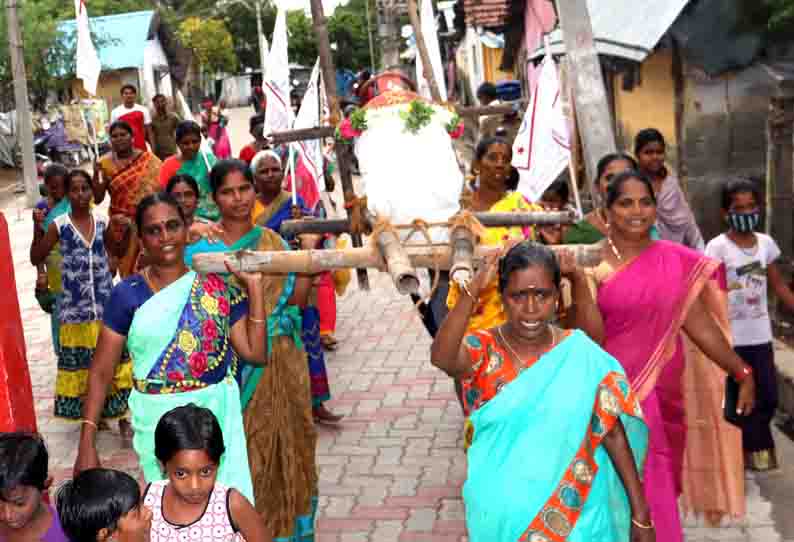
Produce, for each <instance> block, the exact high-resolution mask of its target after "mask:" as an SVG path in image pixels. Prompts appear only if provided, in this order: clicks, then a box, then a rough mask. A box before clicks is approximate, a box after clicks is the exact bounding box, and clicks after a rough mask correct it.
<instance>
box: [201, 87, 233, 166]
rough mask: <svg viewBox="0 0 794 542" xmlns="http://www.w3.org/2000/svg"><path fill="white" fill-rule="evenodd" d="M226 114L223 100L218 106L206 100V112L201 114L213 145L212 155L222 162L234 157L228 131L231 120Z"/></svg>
mask: <svg viewBox="0 0 794 542" xmlns="http://www.w3.org/2000/svg"><path fill="white" fill-rule="evenodd" d="M225 113H226V108H225V104H224V102H223V101H222V100H221V102H220V104H219V105H217V106H216V105H213V103H212V100H206V101H205V102H204V111H203V112H202V113H201V122H202V124H203V125H204V131H205V132H206V134H207V138H208V139H209V140H210V144H211V145H212V153H213V154H214V155H215V156H217V157H218V159H220V160H226V159H227V158H231V156H232V145H231V141H230V140H229V133H228V132H227V131H226V125H227V124H228V123H229V120H228V119H227V118H226V115H225Z"/></svg>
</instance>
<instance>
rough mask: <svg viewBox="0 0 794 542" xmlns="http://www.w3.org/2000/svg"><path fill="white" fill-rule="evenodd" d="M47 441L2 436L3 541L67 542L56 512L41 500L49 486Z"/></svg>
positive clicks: (0, 499)
mask: <svg viewBox="0 0 794 542" xmlns="http://www.w3.org/2000/svg"><path fill="white" fill-rule="evenodd" d="M48 460H49V456H48V454H47V448H46V447H45V446H44V441H43V440H42V439H41V437H39V436H37V435H31V434H25V433H3V434H0V541H1V542H22V541H26V542H27V541H39V540H41V541H43V542H65V541H66V535H65V534H64V532H63V529H62V528H61V522H60V521H59V519H58V514H56V513H55V509H54V508H53V507H52V506H50V505H49V504H45V503H44V501H43V500H42V496H43V494H44V493H46V491H47V489H48V488H49V486H50V482H51V479H50V478H49V477H48V476H47V463H48Z"/></svg>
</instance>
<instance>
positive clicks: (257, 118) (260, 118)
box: [248, 113, 265, 132]
mask: <svg viewBox="0 0 794 542" xmlns="http://www.w3.org/2000/svg"><path fill="white" fill-rule="evenodd" d="M264 123H265V114H264V113H259V114H258V115H253V116H252V117H250V118H249V119H248V131H249V132H253V131H254V128H255V127H256V125H257V124H264Z"/></svg>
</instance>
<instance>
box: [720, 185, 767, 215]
mask: <svg viewBox="0 0 794 542" xmlns="http://www.w3.org/2000/svg"><path fill="white" fill-rule="evenodd" d="M742 192H749V193H750V194H752V195H753V197H754V198H755V202H756V203H759V204H760V203H761V192H760V191H759V190H758V187H757V186H756V185H755V183H754V182H753V181H751V180H750V179H731V180H729V181H728V182H726V183H725V184H724V185H722V209H723V210H725V211H727V210H728V209H730V208H731V205H732V204H733V197H734V196H735V195H736V194H741V193H742Z"/></svg>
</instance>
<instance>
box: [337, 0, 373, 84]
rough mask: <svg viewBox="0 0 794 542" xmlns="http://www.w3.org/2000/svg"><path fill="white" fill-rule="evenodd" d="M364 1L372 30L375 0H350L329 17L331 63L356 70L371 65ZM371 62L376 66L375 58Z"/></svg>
mask: <svg viewBox="0 0 794 542" xmlns="http://www.w3.org/2000/svg"><path fill="white" fill-rule="evenodd" d="M367 2H369V14H370V18H371V21H370V23H371V29H372V30H373V31H374V30H375V24H376V23H375V21H374V17H375V13H376V11H375V2H374V0H350V1H349V2H348V3H347V5H345V6H339V7H338V8H336V11H334V14H333V15H332V16H331V17H330V18H329V19H328V35H329V38H330V40H331V43H335V44H336V51H335V52H334V64H335V65H336V67H337V68H348V69H352V70H359V69H361V68H364V67H368V66H371V63H370V57H369V40H368V39H367V4H366V3H367ZM373 38H374V34H373ZM375 47H377V45H376V46H375ZM374 62H375V64H376V65H377V63H378V59H377V58H375V59H374Z"/></svg>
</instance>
